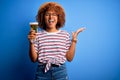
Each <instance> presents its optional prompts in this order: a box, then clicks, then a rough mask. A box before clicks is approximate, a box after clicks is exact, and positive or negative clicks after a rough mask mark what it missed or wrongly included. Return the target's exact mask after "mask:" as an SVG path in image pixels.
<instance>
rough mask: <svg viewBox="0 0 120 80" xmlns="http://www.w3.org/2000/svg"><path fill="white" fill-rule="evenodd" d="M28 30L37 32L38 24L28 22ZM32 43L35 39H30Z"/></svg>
mask: <svg viewBox="0 0 120 80" xmlns="http://www.w3.org/2000/svg"><path fill="white" fill-rule="evenodd" d="M30 29H31V30H35V33H37V32H38V22H30ZM31 42H32V43H35V39H31Z"/></svg>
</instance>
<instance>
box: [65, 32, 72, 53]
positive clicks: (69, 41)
mask: <svg viewBox="0 0 120 80" xmlns="http://www.w3.org/2000/svg"><path fill="white" fill-rule="evenodd" d="M66 38H67V39H66V50H67V51H68V50H69V48H70V46H71V40H70V34H69V33H67V37H66Z"/></svg>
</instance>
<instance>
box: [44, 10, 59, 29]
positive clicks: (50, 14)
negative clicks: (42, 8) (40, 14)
mask: <svg viewBox="0 0 120 80" xmlns="http://www.w3.org/2000/svg"><path fill="white" fill-rule="evenodd" d="M44 17H45V24H46V27H47V28H50V29H52V28H56V24H57V20H58V17H57V14H56V13H55V12H54V11H47V12H46V13H45V16H44Z"/></svg>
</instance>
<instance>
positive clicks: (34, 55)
mask: <svg viewBox="0 0 120 80" xmlns="http://www.w3.org/2000/svg"><path fill="white" fill-rule="evenodd" d="M29 56H30V59H31V61H32V62H36V61H37V58H38V56H37V53H36V51H35V47H34V44H33V43H31V42H30V48H29Z"/></svg>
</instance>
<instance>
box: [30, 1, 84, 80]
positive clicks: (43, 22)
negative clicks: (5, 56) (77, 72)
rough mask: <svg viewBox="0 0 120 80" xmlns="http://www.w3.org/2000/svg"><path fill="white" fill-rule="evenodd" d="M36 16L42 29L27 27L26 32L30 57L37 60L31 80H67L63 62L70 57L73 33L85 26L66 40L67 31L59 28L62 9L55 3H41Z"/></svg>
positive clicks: (69, 59)
mask: <svg viewBox="0 0 120 80" xmlns="http://www.w3.org/2000/svg"><path fill="white" fill-rule="evenodd" d="M36 19H37V21H38V23H39V27H40V28H41V29H42V30H41V31H39V32H38V33H35V31H34V30H31V31H30V33H29V35H28V39H29V42H30V53H29V54H30V58H31V60H32V61H33V62H36V61H37V62H38V68H37V72H36V77H35V80H68V76H67V71H66V65H65V62H66V60H68V61H72V60H73V57H74V54H75V47H76V43H77V35H78V33H79V32H82V31H83V30H84V29H85V28H80V29H78V30H77V31H76V32H73V33H72V40H70V35H69V33H68V32H66V31H64V30H60V28H61V27H63V26H64V23H65V12H64V9H63V8H62V7H61V5H59V4H58V3H55V2H47V3H45V4H43V5H42V6H41V7H40V8H39V10H38V14H37V17H36ZM32 39H35V41H34V42H33V41H32Z"/></svg>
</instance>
